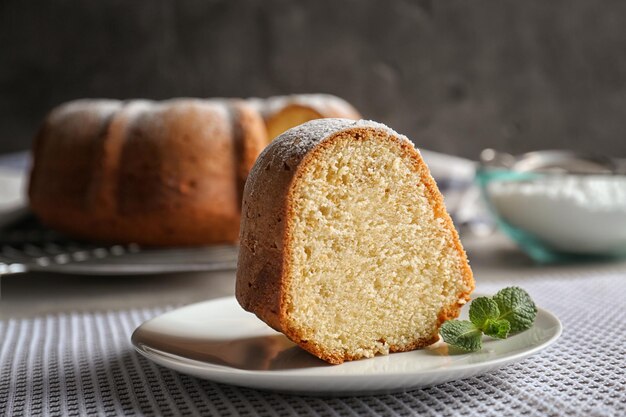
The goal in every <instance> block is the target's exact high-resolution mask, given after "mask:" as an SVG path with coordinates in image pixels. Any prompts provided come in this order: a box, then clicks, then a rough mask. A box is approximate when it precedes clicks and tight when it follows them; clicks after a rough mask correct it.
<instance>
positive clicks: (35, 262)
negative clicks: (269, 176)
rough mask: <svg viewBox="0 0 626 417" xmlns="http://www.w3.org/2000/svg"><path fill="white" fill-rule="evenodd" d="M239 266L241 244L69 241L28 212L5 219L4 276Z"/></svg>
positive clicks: (0, 234)
mask: <svg viewBox="0 0 626 417" xmlns="http://www.w3.org/2000/svg"><path fill="white" fill-rule="evenodd" d="M236 266H237V247H236V246H211V247H197V248H172V249H151V248H142V247H140V246H139V245H135V244H131V245H99V244H95V243H90V242H82V241H77V240H72V239H69V238H67V237H65V236H63V235H61V234H59V233H57V232H55V231H53V230H50V229H48V228H46V227H44V226H43V225H41V224H40V223H39V222H38V221H37V219H36V218H35V217H34V216H33V215H32V214H31V213H30V212H28V211H27V210H24V209H20V210H17V211H15V212H13V213H10V214H8V215H3V219H2V222H1V223H0V276H1V275H6V274H16V273H23V272H54V273H66V274H67V273H69V274H85V275H137V274H161V273H168V272H192V271H227V270H234V269H235V268H236Z"/></svg>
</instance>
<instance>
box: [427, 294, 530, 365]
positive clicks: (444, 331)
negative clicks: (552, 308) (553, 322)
mask: <svg viewBox="0 0 626 417" xmlns="http://www.w3.org/2000/svg"><path fill="white" fill-rule="evenodd" d="M535 317H537V307H536V306H535V303H534V302H533V300H532V299H531V298H530V295H528V293H527V292H526V291H524V290H523V289H521V288H519V287H507V288H504V289H503V290H500V291H498V293H497V294H496V295H494V296H493V297H478V298H476V299H474V300H473V301H472V303H471V304H470V309H469V318H470V319H469V320H448V321H446V322H445V323H443V325H442V326H441V329H439V333H441V337H443V340H444V342H446V343H447V344H449V345H452V346H456V347H458V348H461V349H463V350H466V351H468V352H476V351H478V350H480V349H482V335H483V333H484V334H486V335H487V336H491V337H493V338H496V339H506V338H507V337H508V335H509V333H510V332H521V331H523V330H526V329H529V328H530V327H531V326H532V325H533V323H534V322H535Z"/></svg>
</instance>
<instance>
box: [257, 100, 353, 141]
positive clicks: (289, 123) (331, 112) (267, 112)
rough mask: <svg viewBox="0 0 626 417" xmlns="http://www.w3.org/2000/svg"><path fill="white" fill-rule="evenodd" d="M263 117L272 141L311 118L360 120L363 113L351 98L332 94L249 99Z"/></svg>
mask: <svg viewBox="0 0 626 417" xmlns="http://www.w3.org/2000/svg"><path fill="white" fill-rule="evenodd" d="M249 100H250V102H251V104H252V105H254V106H255V107H256V108H257V109H258V110H259V111H260V112H261V115H262V116H263V119H264V120H265V125H266V127H267V137H268V139H269V140H272V139H273V138H275V137H277V136H278V135H280V134H281V133H283V132H284V131H286V130H288V129H291V128H292V127H295V126H298V125H300V124H302V123H305V122H308V121H310V120H315V119H322V118H337V117H339V118H345V119H354V120H358V119H360V118H361V115H360V114H359V112H358V111H357V110H356V109H355V108H354V107H353V106H352V105H351V104H350V103H348V102H347V101H345V100H344V99H342V98H339V97H337V96H333V95H331V94H293V95H288V96H275V97H270V98H267V99H249Z"/></svg>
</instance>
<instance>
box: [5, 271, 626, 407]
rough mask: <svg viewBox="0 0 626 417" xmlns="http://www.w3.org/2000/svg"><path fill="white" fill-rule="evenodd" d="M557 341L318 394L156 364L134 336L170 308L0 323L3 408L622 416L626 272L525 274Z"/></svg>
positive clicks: (492, 287) (524, 282) (494, 286)
mask: <svg viewBox="0 0 626 417" xmlns="http://www.w3.org/2000/svg"><path fill="white" fill-rule="evenodd" d="M511 284H517V285H521V286H523V287H524V288H525V289H527V290H528V291H529V292H530V293H531V295H532V296H533V298H534V299H535V300H536V302H537V304H538V305H539V306H541V307H543V308H546V309H549V310H551V311H552V312H554V313H555V314H556V315H557V316H558V317H559V318H560V319H561V320H562V322H563V325H564V332H563V335H562V337H561V339H560V340H559V341H558V342H557V343H556V344H555V345H553V346H552V347H550V348H548V349H547V350H545V351H543V352H541V353H539V354H537V355H536V356H533V357H531V358H529V359H527V360H524V361H522V362H519V363H517V364H514V365H510V366H507V367H505V368H503V369H501V370H499V371H496V372H492V373H488V374H485V375H482V376H479V377H475V378H469V379H465V380H460V381H456V382H451V383H447V384H443V385H438V386H434V387H430V388H426V389H420V390H414V391H410V392H406V393H401V394H393V395H381V396H367V397H348V398H317V397H301V396H293V395H284V394H279V393H271V392H263V391H256V390H251V389H244V388H238V387H234V386H226V385H219V384H215V383H212V382H209V381H204V380H200V379H196V378H193V377H189V376H186V375H182V374H178V373H176V372H173V371H170V370H168V369H165V368H162V367H159V366H157V365H155V364H153V363H151V362H150V361H148V360H146V359H144V358H143V357H141V356H140V355H138V354H137V353H135V352H134V350H133V349H132V347H131V345H130V342H129V337H130V335H131V333H132V331H133V330H134V329H135V327H136V326H138V325H139V324H140V323H141V322H142V321H144V320H146V319H148V318H151V317H153V316H155V315H157V314H159V313H161V312H163V311H165V310H166V308H156V309H141V310H127V311H108V312H107V311H102V312H94V313H82V314H78V313H75V314H55V315H49V316H41V317H36V318H30V319H9V320H5V321H2V322H0V340H1V341H2V348H1V351H0V370H1V372H2V378H0V415H7V416H18V415H27V416H34V415H76V416H78V415H111V416H116V415H146V416H149V415H158V416H160V415H165V416H167V415H172V416H175V415H223V416H236V415H249V416H255V415H285V416H291V415H315V416H322V415H327V416H357V415H366V414H371V415H400V416H409V415H432V416H505V415H515V416H517V415H526V416H585V417H586V416H624V415H626V372H625V371H624V370H625V369H626V311H625V308H624V307H625V302H624V300H626V271H625V272H624V273H621V272H612V273H601V274H597V275H591V274H588V273H585V274H552V275H539V276H533V275H528V276H525V277H522V278H517V279H515V280H509V281H507V280H502V281H500V282H497V283H489V284H484V285H481V284H480V278H479V287H478V290H479V291H481V292H486V293H492V292H495V291H496V290H498V289H499V288H501V287H503V286H505V285H511Z"/></svg>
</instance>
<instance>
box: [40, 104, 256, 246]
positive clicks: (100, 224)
mask: <svg viewBox="0 0 626 417" xmlns="http://www.w3.org/2000/svg"><path fill="white" fill-rule="evenodd" d="M266 142H267V140H266V133H265V125H264V123H263V120H262V118H261V116H260V115H259V114H258V112H257V111H256V110H254V109H253V108H252V107H251V106H249V105H247V104H246V103H245V102H244V101H242V100H220V101H218V100H215V101H212V100H199V99H175V100H168V101H164V102H151V101H145V100H135V101H130V102H126V103H124V102H119V101H112V100H89V101H88V100H81V101H77V102H71V103H68V104H66V105H64V106H61V107H59V108H57V109H55V110H53V111H52V113H51V114H50V115H49V116H48V118H47V119H46V120H45V122H44V124H43V126H42V128H41V129H40V132H39V134H38V136H37V138H36V144H35V150H34V164H33V169H32V175H31V182H30V186H29V197H30V205H31V208H32V210H33V211H34V212H35V214H36V215H37V216H38V217H39V218H40V219H41V221H42V222H43V223H44V224H46V225H48V226H50V227H52V228H55V229H57V230H59V231H61V232H64V233H67V234H69V235H71V236H75V237H78V238H84V239H89V240H97V241H104V242H116V243H131V242H135V243H139V244H144V245H155V246H181V245H204V244H218V243H234V242H236V241H237V238H238V233H239V217H240V201H241V200H240V199H241V193H242V189H243V184H244V183H245V179H246V176H247V174H248V171H249V170H250V168H251V167H252V165H253V163H254V160H255V158H256V156H257V155H258V154H259V153H260V152H261V150H262V149H263V147H264V146H265V144H266ZM68 155H71V157H70V158H68Z"/></svg>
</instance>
